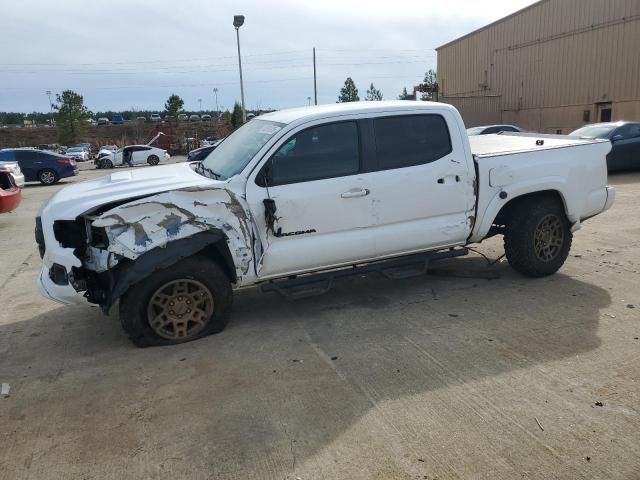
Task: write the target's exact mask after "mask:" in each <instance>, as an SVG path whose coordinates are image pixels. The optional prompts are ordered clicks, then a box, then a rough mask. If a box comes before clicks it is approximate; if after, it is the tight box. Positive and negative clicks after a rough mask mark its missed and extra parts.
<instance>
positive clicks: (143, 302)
mask: <svg viewBox="0 0 640 480" xmlns="http://www.w3.org/2000/svg"><path fill="white" fill-rule="evenodd" d="M232 300H233V292H232V290H231V283H230V281H229V278H228V277H227V275H226V274H225V273H224V271H223V270H222V269H221V268H220V267H219V266H218V265H217V264H216V263H214V262H212V261H210V260H208V259H206V258H204V257H191V258H186V259H184V260H182V261H180V263H177V264H176V265H173V266H171V267H169V268H167V269H164V270H158V271H157V272H155V273H153V274H152V275H151V276H150V277H148V278H146V279H144V280H142V281H141V282H140V283H138V284H136V285H134V286H133V287H132V288H130V289H129V290H128V291H127V293H126V294H125V295H123V296H122V298H121V299H120V321H121V323H122V327H123V328H124V330H125V331H126V332H127V334H128V335H129V338H131V340H132V341H133V343H135V344H136V345H137V346H139V347H146V346H151V345H171V344H176V343H184V342H189V341H191V340H195V339H197V338H201V337H204V336H206V335H210V334H213V333H218V332H221V331H222V330H224V328H225V327H226V326H227V323H228V322H229V317H230V313H231V306H232Z"/></svg>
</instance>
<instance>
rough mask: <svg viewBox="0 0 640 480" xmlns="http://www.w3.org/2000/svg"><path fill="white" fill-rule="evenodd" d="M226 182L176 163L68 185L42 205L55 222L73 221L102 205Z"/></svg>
mask: <svg viewBox="0 0 640 480" xmlns="http://www.w3.org/2000/svg"><path fill="white" fill-rule="evenodd" d="M223 185H224V182H221V181H218V180H213V179H211V178H207V177H204V176H202V175H200V174H198V173H196V172H194V171H193V169H192V168H191V167H190V166H189V164H188V163H176V164H172V165H162V166H156V167H149V168H137V169H133V170H127V171H115V172H113V173H111V174H109V175H106V176H104V177H100V178H96V179H95V180H87V181H84V182H78V183H75V184H72V185H69V186H67V187H65V188H63V189H61V190H60V191H58V192H57V193H56V194H55V195H53V196H52V197H51V198H50V199H49V201H48V202H47V203H46V204H45V205H43V207H42V210H41V214H42V212H44V211H47V213H48V214H49V215H51V217H52V218H54V219H56V220H73V219H74V218H76V217H77V216H78V215H81V214H83V213H85V212H88V211H90V210H93V209H95V208H97V207H100V206H101V205H105V204H108V203H111V202H117V201H120V200H126V199H128V198H141V197H145V196H148V195H153V194H157V193H161V192H166V191H169V190H179V189H182V188H193V187H199V188H216V187H220V188H223Z"/></svg>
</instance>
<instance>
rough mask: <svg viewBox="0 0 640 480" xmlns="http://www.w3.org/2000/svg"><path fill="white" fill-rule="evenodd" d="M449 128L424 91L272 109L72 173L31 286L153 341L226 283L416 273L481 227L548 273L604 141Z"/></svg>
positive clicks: (41, 235)
mask: <svg viewBox="0 0 640 480" xmlns="http://www.w3.org/2000/svg"><path fill="white" fill-rule="evenodd" d="M464 128H465V127H464V123H463V121H462V118H461V116H460V114H459V113H458V111H457V110H456V109H455V108H454V107H452V106H450V105H445V104H439V103H436V102H408V101H397V102H362V103H343V104H335V105H324V106H323V107H322V108H318V107H310V108H298V109H292V110H283V111H280V112H273V113H269V114H266V115H262V116H261V117H260V118H255V119H254V120H252V121H251V122H248V123H246V124H245V125H243V126H242V127H240V128H239V129H237V130H236V131H235V132H233V133H232V134H231V135H230V136H229V137H227V138H226V139H225V140H224V142H222V143H221V144H220V146H219V147H218V148H216V149H215V150H214V151H213V152H211V154H210V155H209V156H208V157H207V158H206V159H205V160H204V161H202V162H191V163H177V164H173V165H165V166H162V167H158V168H153V169H144V170H138V171H134V172H129V174H128V175H126V176H125V175H113V174H112V175H111V176H108V177H103V178H99V179H95V180H89V181H86V182H78V183H76V184H74V185H71V186H68V187H66V188H64V189H61V190H60V191H58V193H57V194H56V195H55V196H53V197H52V198H51V199H50V200H49V201H48V202H47V203H46V204H45V205H44V206H43V207H42V209H41V216H40V217H39V218H37V219H36V240H37V242H38V244H39V248H40V250H41V252H46V254H44V256H43V266H42V271H41V273H40V275H39V276H38V282H39V285H40V291H41V292H42V294H43V295H45V296H46V297H49V298H51V299H54V300H57V301H58V302H61V303H86V302H89V303H94V304H99V305H100V306H101V307H102V310H103V311H105V312H108V311H109V309H110V308H111V307H112V306H113V305H114V304H115V303H116V302H119V308H120V319H121V321H122V325H123V327H124V329H125V331H126V332H127V333H128V335H129V336H130V338H131V339H132V340H133V341H134V343H136V344H137V345H153V344H172V343H181V342H185V341H189V340H193V339H196V338H199V337H202V336H204V335H207V334H211V333H217V332H220V331H222V330H223V329H224V328H225V326H226V325H227V323H228V321H229V317H230V312H231V307H232V298H233V290H234V289H238V288H243V287H248V286H256V285H262V286H263V287H262V288H263V289H264V290H275V291H278V292H280V293H283V294H284V295H287V296H289V297H293V298H295V297H299V296H302V295H305V294H308V293H316V294H317V293H318V292H319V291H323V290H326V289H327V288H328V287H329V286H330V285H331V283H332V279H334V278H336V277H339V276H344V275H349V274H356V273H361V272H365V271H380V270H383V271H388V272H389V274H390V275H391V273H392V272H394V271H395V272H398V271H399V270H400V269H404V270H403V271H402V272H401V273H404V276H407V275H408V274H410V273H413V274H421V273H423V272H424V271H425V270H426V267H427V265H429V262H432V261H434V260H436V259H443V258H448V257H458V256H462V255H465V254H467V253H468V251H469V250H468V248H467V246H468V245H469V244H472V243H477V242H480V241H482V240H483V239H485V238H488V237H492V236H494V235H498V234H502V235H504V242H505V253H506V257H507V260H508V261H509V263H510V264H511V266H512V267H513V268H514V269H515V270H517V271H518V272H520V273H522V274H524V275H528V276H531V277H543V276H546V275H550V274H553V273H555V272H556V271H557V270H558V269H559V268H560V267H561V266H562V265H563V264H564V262H565V260H566V258H567V256H568V254H569V250H570V247H571V241H572V236H573V233H572V232H574V231H575V230H577V229H578V228H579V227H580V226H581V223H582V222H583V220H586V219H588V218H591V217H593V216H595V215H597V214H599V213H602V212H603V211H605V210H607V209H609V208H610V207H611V205H612V204H613V202H614V199H615V189H613V188H611V187H608V186H607V171H606V162H605V157H606V154H607V153H608V152H609V150H610V149H611V144H610V143H609V142H608V141H605V140H592V139H579V138H575V137H559V136H558V137H553V138H549V137H538V136H536V135H534V134H523V135H519V136H510V137H502V136H499V135H484V136H475V137H468V136H466V135H460V132H464ZM364 132H366V134H363V133H364ZM61 232H64V235H62V233H61ZM416 265H418V267H416ZM385 269H386V270H385ZM397 276H399V275H397Z"/></svg>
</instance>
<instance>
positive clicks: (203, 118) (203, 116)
mask: <svg viewBox="0 0 640 480" xmlns="http://www.w3.org/2000/svg"><path fill="white" fill-rule="evenodd" d="M200 119H201V120H202V121H203V122H210V121H211V115H209V114H206V113H205V114H204V115H202V117H200Z"/></svg>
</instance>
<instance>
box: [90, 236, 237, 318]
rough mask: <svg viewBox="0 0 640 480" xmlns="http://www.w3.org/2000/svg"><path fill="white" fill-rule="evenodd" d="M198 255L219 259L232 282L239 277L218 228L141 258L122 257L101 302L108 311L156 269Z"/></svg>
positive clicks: (180, 240) (177, 241)
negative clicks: (122, 259)
mask: <svg viewBox="0 0 640 480" xmlns="http://www.w3.org/2000/svg"><path fill="white" fill-rule="evenodd" d="M196 255H203V256H205V257H207V258H209V259H211V260H213V261H214V262H216V263H218V265H219V266H220V267H221V268H222V270H223V271H224V272H225V273H226V274H227V276H228V278H229V281H230V282H231V283H235V282H236V281H237V276H236V269H235V264H234V262H233V257H232V255H231V251H230V250H229V246H228V245H227V237H226V235H225V234H224V232H223V231H222V230H219V229H215V228H214V229H211V230H207V231H204V232H200V233H197V234H195V235H192V236H191V237H187V238H182V239H179V240H175V241H173V242H169V243H168V244H167V245H166V246H165V247H162V248H154V249H151V250H149V251H148V252H146V253H145V254H143V255H140V256H139V257H138V258H137V259H135V260H125V261H122V262H121V263H120V264H119V265H118V266H117V267H115V268H114V269H113V270H111V271H108V272H106V274H107V275H108V276H109V278H108V281H107V282H106V283H107V284H108V285H109V288H108V291H107V292H106V295H105V296H104V297H103V302H101V306H102V309H103V310H104V311H105V313H106V312H108V311H109V309H110V308H111V306H113V304H114V303H115V302H116V301H117V300H118V299H119V298H120V297H121V296H122V295H123V294H124V293H125V292H126V291H127V290H129V289H130V288H131V287H133V286H134V285H136V284H138V283H140V282H142V281H144V280H145V278H147V277H149V276H150V275H152V274H153V273H154V272H156V271H158V270H162V269H165V268H168V267H171V266H172V265H175V264H176V263H178V262H179V261H180V260H182V259H185V258H190V257H193V256H196Z"/></svg>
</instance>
